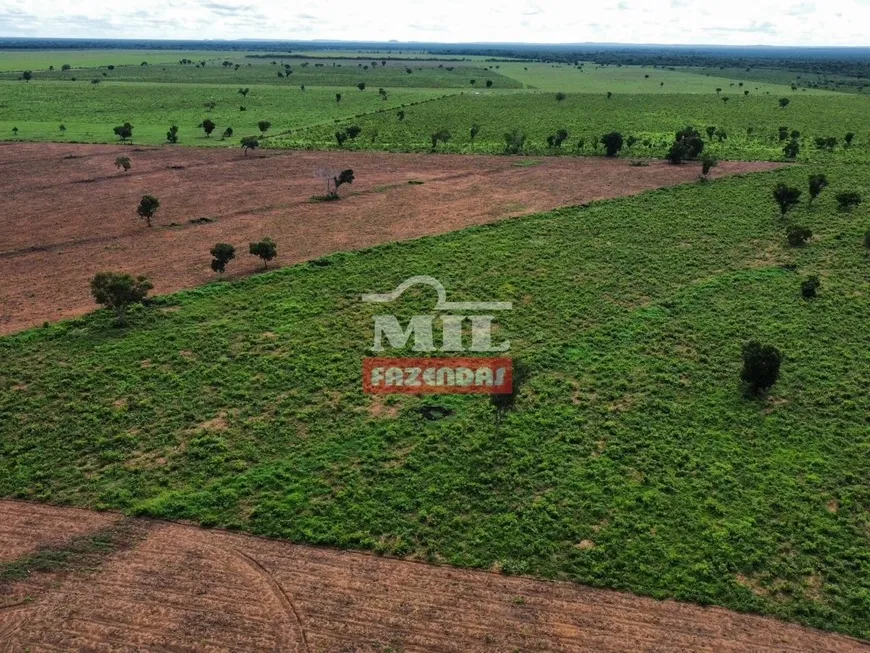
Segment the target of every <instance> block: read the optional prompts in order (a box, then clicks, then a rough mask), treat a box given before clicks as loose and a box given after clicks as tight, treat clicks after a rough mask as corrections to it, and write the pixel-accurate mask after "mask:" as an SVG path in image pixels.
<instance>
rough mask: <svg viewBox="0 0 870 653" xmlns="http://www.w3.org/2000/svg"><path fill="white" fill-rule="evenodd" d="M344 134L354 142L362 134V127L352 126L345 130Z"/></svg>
mask: <svg viewBox="0 0 870 653" xmlns="http://www.w3.org/2000/svg"><path fill="white" fill-rule="evenodd" d="M344 133H345V134H347V137H348V138H349V139H350V140H354V139H356V137H357V136H359V135H360V134H361V133H362V127H360V126H359V125H351V126H350V127H347V128H346V129H345V130H344Z"/></svg>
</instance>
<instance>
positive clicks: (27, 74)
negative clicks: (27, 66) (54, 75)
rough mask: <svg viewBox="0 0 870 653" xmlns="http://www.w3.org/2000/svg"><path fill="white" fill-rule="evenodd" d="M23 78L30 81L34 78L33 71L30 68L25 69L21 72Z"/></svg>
mask: <svg viewBox="0 0 870 653" xmlns="http://www.w3.org/2000/svg"><path fill="white" fill-rule="evenodd" d="M21 79H23V80H24V81H25V82H29V81H30V80H31V79H33V73H32V72H30V71H29V70H25V71H24V72H23V73H21Z"/></svg>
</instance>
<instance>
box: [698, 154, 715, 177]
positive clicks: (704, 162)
mask: <svg viewBox="0 0 870 653" xmlns="http://www.w3.org/2000/svg"><path fill="white" fill-rule="evenodd" d="M718 164H719V160H718V159H717V158H716V157H715V156H713V155H712V154H710V153H709V152H705V153H704V156H702V157H701V177H703V178H704V179H706V178H707V175H709V174H710V171H711V170H712V169H713V168H715V167H716V166H717V165H718Z"/></svg>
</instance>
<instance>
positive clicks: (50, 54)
mask: <svg viewBox="0 0 870 653" xmlns="http://www.w3.org/2000/svg"><path fill="white" fill-rule="evenodd" d="M244 54H245V53H239V52H214V51H210V50H203V51H197V50H0V71H11V70H14V71H24V70H30V71H33V72H34V73H37V72H42V71H48V68H49V66H54V67H55V69H56V70H58V71H59V70H60V68H61V66H63V65H64V64H69V65H70V66H72V67H73V68H98V67H104V66H109V65H114V66H138V65H140V64H141V63H142V62H143V61H147V62H148V63H149V64H158V63H159V64H172V63H177V62H178V61H180V60H181V59H193V60H194V61H201V60H211V59H215V58H221V61H223V58H225V57H228V56H233V57H239V58H240V57H242V56H244Z"/></svg>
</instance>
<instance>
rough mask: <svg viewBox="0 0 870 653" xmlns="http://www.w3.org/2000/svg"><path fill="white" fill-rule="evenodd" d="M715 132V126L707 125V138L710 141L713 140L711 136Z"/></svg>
mask: <svg viewBox="0 0 870 653" xmlns="http://www.w3.org/2000/svg"><path fill="white" fill-rule="evenodd" d="M715 134H716V128H715V127H712V126H711V127H707V138H709V139H710V140H711V141H712V140H713V136H714V135H715Z"/></svg>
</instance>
